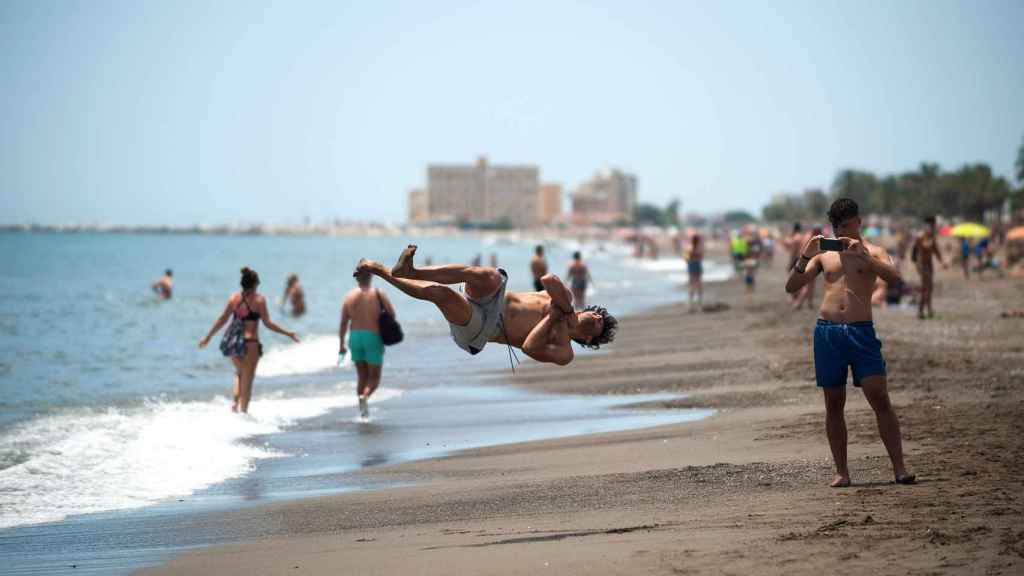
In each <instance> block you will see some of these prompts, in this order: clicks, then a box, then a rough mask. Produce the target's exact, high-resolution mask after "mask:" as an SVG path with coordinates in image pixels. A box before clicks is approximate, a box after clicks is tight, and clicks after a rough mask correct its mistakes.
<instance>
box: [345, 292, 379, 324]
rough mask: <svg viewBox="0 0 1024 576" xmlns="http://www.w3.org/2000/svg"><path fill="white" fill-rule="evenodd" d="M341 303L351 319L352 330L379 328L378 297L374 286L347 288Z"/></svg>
mask: <svg viewBox="0 0 1024 576" xmlns="http://www.w3.org/2000/svg"><path fill="white" fill-rule="evenodd" d="M342 305H343V306H345V308H346V310H347V311H348V315H349V317H350V318H351V319H352V329H353V330H370V331H372V332H377V331H378V330H379V329H380V328H379V327H380V299H379V296H378V292H377V290H376V289H375V288H369V287H368V288H362V287H357V288H353V289H351V290H349V292H348V294H346V295H345V301H344V303H343V304H342Z"/></svg>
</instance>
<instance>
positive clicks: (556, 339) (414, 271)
mask: <svg viewBox="0 0 1024 576" xmlns="http://www.w3.org/2000/svg"><path fill="white" fill-rule="evenodd" d="M415 253H416V246H412V245H410V246H409V247H408V248H406V249H405V250H404V251H403V252H402V254H401V255H400V256H399V257H398V262H397V263H396V264H395V266H394V267H393V268H391V269H388V268H386V267H385V266H384V265H382V264H381V263H379V262H374V261H372V260H360V261H359V265H358V266H356V272H355V273H356V274H360V273H362V272H370V273H372V274H375V275H377V276H379V277H380V278H382V279H383V280H385V281H386V282H388V283H389V284H391V285H392V286H394V287H395V288H398V289H399V290H401V291H402V292H405V293H406V294H408V295H409V296H412V297H413V298H416V299H417V300H426V301H428V302H433V303H434V305H435V306H437V307H438V309H439V310H440V311H441V314H442V315H444V318H445V320H447V321H448V324H449V327H450V328H451V333H452V339H453V340H455V343H456V344H457V345H458V346H459V348H462V349H463V350H465V351H466V352H469V353H470V354H477V353H479V352H480V351H481V350H483V348H484V346H486V345H487V343H488V342H498V343H501V344H507V345H508V346H510V347H516V348H520V349H521V350H522V351H523V352H524V353H525V354H526V355H527V356H529V357H531V358H533V359H534V360H537V361H538V362H550V363H553V364H559V365H563V366H564V365H566V364H569V363H570V362H572V360H573V350H572V346H571V343H572V342H574V341H575V342H576V343H577V344H579V345H580V346H584V347H586V348H591V349H595V350H596V349H597V348H600V346H601V345H602V344H606V343H609V342H611V341H612V340H614V339H615V331H616V329H617V327H618V320H616V319H615V317H614V316H612V315H611V314H609V313H608V311H607V310H605V309H604V308H601V307H600V306H587V308H586V309H585V310H582V311H580V312H575V313H574V312H573V308H572V294H570V293H569V290H568V289H567V288H566V287H565V285H564V284H562V281H561V280H559V278H558V277H557V276H555V275H554V274H545V275H544V276H543V277H541V279H540V281H541V284H542V286H543V288H544V291H543V292H506V291H505V288H506V285H507V283H508V273H506V272H505V271H504V270H502V269H500V268H498V269H495V268H478V267H472V266H463V265H461V264H446V265H441V266H429V267H421V268H415V267H413V256H414V255H415ZM446 284H465V295H463V294H461V293H459V292H456V291H455V290H453V289H452V288H449V287H448V286H446ZM509 353H510V356H511V355H512V351H511V348H510V350H509ZM510 361H511V357H510Z"/></svg>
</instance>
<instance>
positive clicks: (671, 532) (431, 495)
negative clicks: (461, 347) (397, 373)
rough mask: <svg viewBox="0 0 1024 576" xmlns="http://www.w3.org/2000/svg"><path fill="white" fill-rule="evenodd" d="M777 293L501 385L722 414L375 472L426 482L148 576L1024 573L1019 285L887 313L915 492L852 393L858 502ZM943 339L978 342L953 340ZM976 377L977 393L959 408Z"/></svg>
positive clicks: (805, 344)
mask: <svg viewBox="0 0 1024 576" xmlns="http://www.w3.org/2000/svg"><path fill="white" fill-rule="evenodd" d="M781 276H782V271H781V269H780V268H778V267H776V268H774V269H768V270H763V271H762V272H761V274H760V275H759V283H760V284H761V285H760V286H759V287H758V292H757V294H755V295H754V296H753V297H751V298H747V297H746V296H745V295H743V294H742V293H741V292H742V289H741V288H740V287H739V283H738V282H731V283H729V284H728V285H726V286H724V287H723V288H722V289H721V290H720V289H717V288H716V290H715V291H716V292H721V293H723V294H724V295H725V297H723V298H720V300H723V301H726V302H729V303H730V306H731V307H730V308H729V309H728V310H725V311H721V312H715V313H705V314H695V315H689V314H687V313H686V312H685V308H686V305H685V304H676V305H670V306H668V307H667V308H665V309H657V310H655V311H653V312H651V313H647V314H638V315H635V316H632V317H629V318H628V319H625V318H624V319H623V328H624V329H623V330H620V336H619V338H620V340H619V341H617V342H616V343H615V344H616V345H617V346H616V345H613V346H612V347H611V348H610V349H609V352H608V354H602V355H597V356H594V357H593V358H587V359H585V360H582V361H580V362H579V364H577V363H574V364H573V365H570V367H568V368H567V369H563V370H562V371H558V370H553V369H551V368H549V367H544V366H536V367H535V366H530V367H528V368H527V367H524V369H523V370H520V371H519V373H518V374H517V375H516V376H515V377H514V378H509V379H508V382H507V383H508V384H512V385H515V386H522V387H524V388H527V389H534V390H543V391H553V392H563V393H565V392H568V393H593V394H622V395H628V394H630V393H638V392H641V393H642V392H686V393H688V394H689V396H688V397H687V398H685V399H682V400H679V401H669V402H666V403H662V404H661V406H666V407H709V408H714V409H716V410H717V413H716V414H715V415H713V416H711V417H708V418H706V419H704V420H701V421H698V422H689V423H684V424H676V425H668V426H660V427H656V428H647V429H641V430H631V431H626V432H613V433H605V434H598V435H587V436H573V437H570V438H562V439H554V440H544V441H539V442H528V443H519V444H506V445H501V446H496V447H489V448H479V449H472V450H468V451H462V452H458V453H456V454H453V455H451V456H447V457H444V458H438V459H431V460H424V461H417V462H412V463H405V464H399V465H395V466H387V467H383V468H377V469H373V470H372V471H371V470H367V471H366V472H364V473H367V474H373V475H375V476H381V477H391V478H405V479H407V480H411V481H415V482H417V484H416V485H414V486H410V487H404V488H395V489H388V490H380V491H370V492H362V493H357V494H341V495H337V496H327V497H320V498H310V499H304V500H300V501H296V502H288V503H282V504H272V505H268V506H262V507H259V508H253V509H249V510H243V511H237V512H232V513H226V514H223V515H220V516H219V517H217V518H209V519H208V521H209V522H211V523H213V524H215V525H216V524H222V525H224V526H230V525H235V524H237V523H243V524H248V525H251V526H254V527H256V530H255V532H256V534H254V535H253V536H252V539H250V540H248V541H246V542H243V543H239V544H232V545H227V546H217V547H213V548H208V549H203V550H199V551H195V552H190V553H187V554H184V555H181V556H178V557H176V558H174V559H173V560H171V561H170V562H169V563H168V564H165V565H164V566H161V567H158V568H154V569H149V570H145V571H143V573H146V574H163V573H199V572H217V573H227V574H232V573H238V574H243V573H270V572H284V571H289V570H300V571H301V572H302V573H335V572H337V570H338V569H339V568H343V570H342V571H343V572H351V573H356V572H369V573H399V572H402V573H407V572H416V573H424V574H433V573H437V574H440V573H445V574H447V573H451V572H452V571H453V570H454V571H455V572H466V573H479V572H487V573H503V574H528V573H536V572H538V571H541V570H544V569H550V568H555V569H558V570H560V571H562V572H584V571H585V572H592V573H619V572H626V571H631V572H632V571H635V570H641V571H644V570H647V571H652V572H655V573H662V572H663V573H671V572H675V573H721V572H725V571H730V572H731V571H735V572H739V571H741V570H743V571H754V572H761V573H786V574H792V573H794V572H795V573H798V574H811V573H819V572H820V571H822V570H824V571H828V570H829V569H834V567H835V565H836V563H837V562H844V563H846V565H847V568H844V569H851V570H853V571H855V572H867V571H869V570H870V571H873V572H878V573H885V574H887V573H900V574H903V573H907V572H910V573H916V572H925V571H929V570H937V571H949V570H952V571H953V572H965V571H968V572H974V571H977V570H975V569H977V568H979V567H980V566H984V567H985V570H986V571H987V572H988V573H992V574H1001V573H1007V574H1009V573H1013V572H1014V571H1015V570H1019V569H1020V568H1021V567H1022V566H1024V530H1021V529H1020V528H1019V526H1020V525H1021V524H1020V520H1021V518H1022V514H1024V507H1022V504H1021V502H1020V501H1019V498H1018V497H1014V496H1012V495H1013V494H1020V492H1021V488H1024V480H1022V478H1024V474H1021V473H1022V472H1024V464H1022V462H1024V460H1022V457H1024V442H1022V440H1021V439H1020V438H1019V435H1018V434H1016V432H1015V430H1016V424H1015V422H1016V421H1017V418H1018V417H1019V416H1018V415H1019V414H1020V413H1021V408H1022V401H1024V395H1022V392H1021V389H1020V387H1019V386H1013V385H1011V384H1014V383H1024V359H1022V357H1021V356H1022V355H1021V354H1020V352H1021V347H1020V345H1019V344H1014V340H1013V338H1010V337H1009V335H1010V334H1013V333H1017V334H1019V329H1020V326H1019V324H1014V323H1013V321H1012V320H1007V321H1002V322H1001V323H1000V322H998V321H995V320H993V318H996V317H997V312H998V309H999V308H1000V307H1008V306H1009V305H1010V303H1011V302H1013V301H1017V300H1019V299H1020V297H1021V295H1022V294H1024V286H1022V285H1021V284H1020V283H1015V282H1013V281H1012V280H992V281H989V282H979V283H976V284H975V285H973V286H971V285H969V286H963V285H962V283H960V282H957V280H956V279H955V277H954V275H953V274H949V273H947V274H943V277H942V279H941V280H942V283H941V284H940V291H939V292H938V293H937V295H936V304H937V308H938V309H939V310H940V314H942V316H941V317H940V319H937V320H932V321H929V322H923V323H922V322H919V321H917V320H916V319H914V316H913V311H907V310H882V311H878V312H876V315H877V316H876V323H877V324H878V325H879V333H880V337H881V338H882V340H883V342H884V345H885V347H884V348H883V350H884V352H885V354H886V356H887V361H888V362H889V367H890V393H891V395H892V399H893V402H894V405H895V407H896V409H897V412H898V414H899V416H900V418H901V424H902V425H903V432H904V451H905V453H906V454H907V459H908V464H909V466H910V468H911V471H913V472H916V473H917V474H918V477H919V480H920V483H919V484H918V485H916V486H910V487H907V486H895V485H892V484H891V480H892V479H891V471H890V470H889V469H888V461H887V457H886V456H885V453H884V449H883V448H882V446H881V442H880V441H879V440H878V437H877V431H876V430H875V429H874V422H873V417H872V415H871V412H870V409H869V408H867V406H866V402H865V401H864V399H863V397H862V396H861V395H857V394H854V393H851V394H850V395H849V399H848V405H847V422H848V426H849V429H850V464H851V468H852V471H853V473H854V477H853V480H854V486H853V487H852V488H849V489H844V490H835V489H830V488H828V487H827V482H828V481H829V480H830V479H831V459H830V456H829V453H828V447H827V443H826V441H825V438H824V433H823V431H822V421H823V408H822V407H821V406H820V397H819V393H818V392H817V391H816V389H815V386H814V382H813V367H812V364H811V359H810V347H809V343H810V339H809V338H810V332H811V329H812V326H813V319H814V318H815V315H814V314H810V313H797V314H790V313H789V312H788V310H786V305H785V301H784V296H783V295H782V291H781V289H780V288H779V286H781V280H780V277H781ZM969 288H975V290H974V292H971V293H968V292H967V290H968V289H969ZM942 311H948V312H942ZM680 333H682V334H681V336H682V338H680ZM951 334H952V335H954V336H957V335H969V336H970V337H971V338H972V339H973V340H974V342H972V344H974V345H973V346H971V347H970V348H969V349H965V348H966V347H964V346H958V345H957V343H956V340H955V339H954V341H953V342H952V343H951V342H949V338H950V335H951ZM1018 340H1019V338H1018ZM496 378H498V377H496ZM965 379H966V380H967V381H971V380H974V381H976V382H977V385H976V386H975V387H973V388H971V389H970V390H969V391H968V392H966V393H965V390H964V388H963V381H964V380H965ZM851 391H852V389H851ZM951 497H953V498H954V499H953V500H950V498H951ZM979 563H982V564H979ZM296 567H298V568H296ZM969 567H974V568H975V569H971V568H969Z"/></svg>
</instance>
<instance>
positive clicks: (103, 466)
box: [0, 382, 401, 528]
mask: <svg viewBox="0 0 1024 576" xmlns="http://www.w3.org/2000/svg"><path fill="white" fill-rule="evenodd" d="M399 394H401V392H400V391H397V390H394V389H390V390H382V391H380V392H379V393H378V395H377V398H378V401H380V400H385V399H388V398H393V397H395V396H398V395H399ZM355 403H356V401H355V392H354V384H353V383H351V382H347V383H342V384H338V385H337V386H336V387H335V388H334V389H333V390H331V391H330V392H329V393H327V394H323V395H319V396H305V397H297V398H288V397H285V396H284V395H283V394H282V393H277V394H268V395H260V396H259V397H258V398H256V399H255V400H254V402H253V404H252V406H251V408H250V409H251V412H252V414H251V415H237V414H231V413H230V412H229V411H228V400H227V399H226V398H223V397H217V398H215V399H213V400H210V401H207V402H171V401H151V402H147V403H146V404H145V405H143V406H140V407H136V408H130V409H121V408H107V409H103V410H96V409H85V408H78V409H74V410H68V411H66V412H62V413H59V414H54V415H50V416H46V417H41V418H37V419H34V420H31V421H29V422H26V423H24V424H21V425H19V426H18V427H17V428H15V429H14V430H11V431H10V432H9V433H8V434H5V435H4V436H3V437H2V438H0V454H3V455H8V454H12V453H21V454H27V459H25V460H24V461H22V462H21V463H19V464H16V465H14V466H11V467H9V468H6V469H3V470H0V528H6V527H10V526H17V525H22V524H35V523H40V522H50V521H57V520H61V519H63V518H65V517H67V516H69V515H72V514H85V513H90V512H99V511H105V510H117V509H125V508H135V507H139V506H144V505H147V504H152V503H155V502H157V501H159V500H162V499H165V498H170V497H175V496H178V497H180V496H185V495H188V494H191V493H193V492H195V491H197V490H201V489H203V488H206V487H208V486H210V485H212V484H215V483H217V482H222V481H224V480H226V479H228V478H232V477H236V476H240V475H242V474H245V473H246V472H248V471H249V470H250V469H251V468H252V466H253V465H254V463H255V461H256V460H258V459H261V458H272V457H275V456H281V455H282V454H278V453H275V452H274V451H273V450H271V449H269V448H267V447H266V446H255V445H251V444H247V443H244V442H241V440H243V439H245V438H248V437H252V436H255V435H258V434H269V433H274V432H279V431H281V430H282V429H283V428H285V427H287V426H289V425H290V424H293V423H295V422H297V421H299V420H302V419H306V418H312V417H315V416H319V415H321V414H323V413H325V412H327V411H328V410H330V409H332V408H337V407H343V406H349V405H354V404H355Z"/></svg>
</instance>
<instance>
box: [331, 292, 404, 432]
mask: <svg viewBox="0 0 1024 576" xmlns="http://www.w3.org/2000/svg"><path fill="white" fill-rule="evenodd" d="M355 278H356V282H358V284H359V285H358V286H356V287H355V288H353V289H351V290H349V292H348V294H345V298H344V299H343V300H342V302H341V325H340V326H339V327H338V339H339V341H340V344H339V348H338V351H339V353H340V354H341V355H344V354H345V353H346V352H347V350H346V348H345V332H346V331H348V330H349V327H350V326H349V325H350V324H351V332H350V333H349V337H348V344H349V349H351V351H352V363H353V364H355V365H356V375H357V378H358V383H357V386H356V395H357V396H358V399H359V413H360V414H361V415H362V416H363V417H364V418H365V417H368V416H369V415H370V408H369V400H370V396H372V395H373V393H374V392H376V391H377V387H378V386H380V376H381V370H382V369H383V367H384V341H383V340H381V337H380V311H381V307H383V308H384V310H386V311H387V313H388V314H391V316H392V317H394V316H395V307H394V306H392V305H391V301H390V300H389V299H388V297H387V295H386V294H384V293H383V292H381V291H380V290H374V289H372V288H371V287H370V283H371V282H370V281H371V280H373V276H372V275H370V273H369V272H362V273H360V274H356V276H355Z"/></svg>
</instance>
